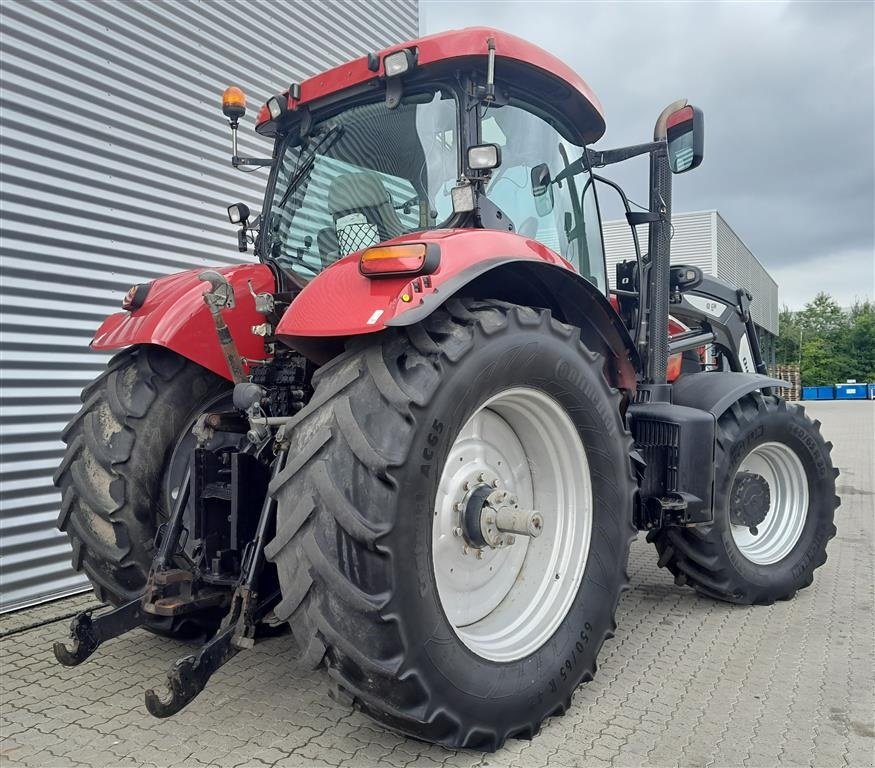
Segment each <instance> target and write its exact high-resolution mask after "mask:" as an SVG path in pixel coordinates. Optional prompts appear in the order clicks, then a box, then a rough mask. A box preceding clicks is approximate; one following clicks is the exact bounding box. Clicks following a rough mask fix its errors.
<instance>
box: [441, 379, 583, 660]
mask: <svg viewBox="0 0 875 768" xmlns="http://www.w3.org/2000/svg"><path fill="white" fill-rule="evenodd" d="M478 478H480V480H478ZM494 481H497V482H498V484H499V485H498V487H500V488H502V489H504V490H507V491H509V492H511V493H513V494H514V495H516V497H517V498H518V499H519V505H520V507H522V508H523V509H526V510H537V511H538V512H540V513H541V515H542V516H543V518H544V527H543V533H542V534H541V535H540V536H539V537H537V538H529V537H527V536H521V535H518V536H516V537H515V541H514V543H513V544H511V545H509V546H504V547H500V548H489V547H485V548H483V549H481V550H479V551H480V553H481V556H480V557H478V556H477V550H475V549H474V548H472V547H470V546H468V545H466V543H465V539H464V538H463V537H460V536H459V535H457V533H458V531H456V532H455V533H454V529H457V528H458V526H459V511H458V509H457V507H456V505H457V504H458V503H459V502H461V501H462V500H463V499H464V498H465V497H466V494H467V493H468V490H466V488H465V484H466V483H469V484H471V483H477V482H481V483H483V482H485V483H486V484H492V483H493V482H494ZM592 509H593V499H592V483H591V479H590V473H589V464H588V462H587V459H586V451H585V449H584V446H583V442H582V441H581V439H580V435H579V434H578V432H577V429H576V427H575V426H574V422H573V421H572V420H571V417H570V416H569V415H568V413H567V412H566V411H565V410H564V408H562V406H561V405H559V403H558V402H556V401H555V400H554V399H553V398H552V397H550V396H549V395H546V394H544V393H543V392H540V391H538V390H535V389H530V388H528V387H517V388H514V389H508V390H505V391H504V392H501V393H499V394H497V395H495V396H494V397H492V398H490V399H489V400H487V401H486V402H485V403H483V405H481V406H480V407H479V408H478V409H477V411H476V412H475V413H474V414H473V416H471V418H470V419H469V420H468V421H467V423H466V424H465V426H464V427H462V429H461V431H460V432H459V434H458V436H457V437H456V439H455V441H454V443H453V445H452V447H451V448H450V452H449V454H448V456H447V461H446V464H445V465H444V470H443V473H442V474H441V479H440V483H439V485H438V490H437V495H436V499H435V511H434V521H433V526H432V566H433V568H434V573H435V579H436V581H437V589H438V596H439V598H440V601H441V605H442V607H443V609H444V612H445V614H446V616H447V618H448V620H449V622H450V625H451V626H452V627H453V630H454V632H455V633H456V635H457V636H458V637H459V639H460V640H461V641H462V642H463V643H464V644H465V645H466V646H467V647H468V648H470V649H471V650H472V651H474V652H475V653H476V654H478V655H479V656H481V657H483V658H486V659H490V660H492V661H499V662H508V661H513V660H515V659H521V658H523V657H525V656H528V655H529V654H531V653H533V652H534V651H536V650H537V649H538V648H540V647H541V646H542V645H544V643H546V642H547V641H548V640H549V639H550V637H552V635H553V633H554V632H555V631H556V629H557V628H558V627H559V625H560V624H561V623H562V621H563V620H564V619H565V616H566V614H567V613H568V611H569V609H570V608H571V604H572V602H573V600H574V598H575V596H576V595H577V591H578V589H579V587H580V582H581V579H582V578H583V573H584V570H585V568H586V561H587V555H588V553H589V544H590V536H591V533H592ZM466 552H467V554H466Z"/></svg>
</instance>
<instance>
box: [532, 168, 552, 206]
mask: <svg viewBox="0 0 875 768" xmlns="http://www.w3.org/2000/svg"><path fill="white" fill-rule="evenodd" d="M532 195H533V196H534V198H535V210H536V211H537V213H538V216H546V215H547V214H548V213H550V211H552V210H553V179H552V177H551V176H550V169H549V168H548V167H547V163H541V164H540V165H536V166H535V167H534V168H532Z"/></svg>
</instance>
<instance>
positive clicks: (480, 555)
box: [477, 549, 483, 560]
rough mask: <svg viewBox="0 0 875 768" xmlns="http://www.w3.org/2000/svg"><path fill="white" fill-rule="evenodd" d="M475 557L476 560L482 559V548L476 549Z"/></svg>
mask: <svg viewBox="0 0 875 768" xmlns="http://www.w3.org/2000/svg"><path fill="white" fill-rule="evenodd" d="M477 559H478V560H482V559H483V550H482V549H478V550H477Z"/></svg>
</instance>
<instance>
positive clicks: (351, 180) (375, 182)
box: [328, 171, 392, 214]
mask: <svg viewBox="0 0 875 768" xmlns="http://www.w3.org/2000/svg"><path fill="white" fill-rule="evenodd" d="M391 202H392V198H391V197H390V195H389V193H388V192H387V191H386V187H384V186H383V182H382V181H380V177H379V176H377V174H375V173H369V172H367V171H363V172H361V173H345V174H344V175H343V176H338V177H337V178H336V179H334V181H332V182H331V186H330V187H329V188H328V209H329V210H330V211H331V213H332V214H337V213H343V212H345V211H352V210H358V209H360V208H376V207H378V206H380V205H385V204H386V203H391Z"/></svg>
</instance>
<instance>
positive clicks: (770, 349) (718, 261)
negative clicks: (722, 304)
mask: <svg viewBox="0 0 875 768" xmlns="http://www.w3.org/2000/svg"><path fill="white" fill-rule="evenodd" d="M672 227H673V230H674V233H673V235H672V240H671V263H672V264H691V265H692V266H694V267H699V269H701V270H702V271H703V272H705V273H707V274H709V275H712V276H714V277H716V278H717V279H718V280H722V281H723V282H724V283H728V284H729V285H732V286H738V287H739V288H746V289H747V290H748V291H750V293H751V295H752V296H753V300H752V301H751V310H750V311H751V315H752V316H753V320H754V323H756V326H757V328H758V329H759V331H760V333H759V336H760V345H761V346H762V352H763V357H764V358H765V360H766V363H768V364H770V365H771V364H773V363H774V362H775V342H776V340H777V337H778V284H777V283H776V282H775V280H774V279H773V278H772V276H771V275H770V274H769V273H768V272H767V271H766V268H765V267H764V266H763V265H762V264H761V263H760V261H759V260H758V259H757V257H756V256H754V255H753V253H751V251H750V249H749V248H748V247H747V246H746V245H745V244H744V243H743V242H742V240H741V238H740V237H739V236H738V235H737V234H736V233H735V231H734V230H733V229H732V227H730V226H729V224H727V223H726V220H725V219H724V218H723V217H722V216H721V215H720V213H719V212H717V211H695V212H692V213H673V214H672ZM604 238H605V258H606V259H607V262H608V280H609V281H610V284H611V287H612V288H613V287H615V286H614V278H615V275H616V265H617V264H619V263H620V262H621V261H626V260H630V259H634V258H635V246H634V244H633V241H632V231H631V229H630V228H629V225H628V224H627V223H626V221H625V219H621V220H620V221H608V222H605V224H604ZM638 238H639V240H640V241H641V247H642V250H644V249H646V247H647V245H646V244H647V228H646V226H641V227H639V228H638Z"/></svg>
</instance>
